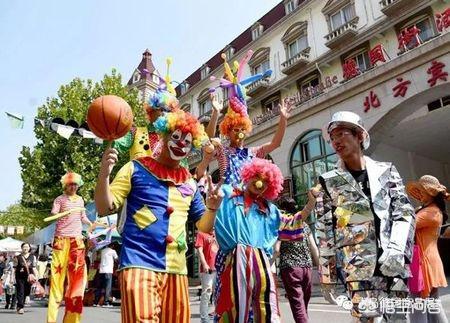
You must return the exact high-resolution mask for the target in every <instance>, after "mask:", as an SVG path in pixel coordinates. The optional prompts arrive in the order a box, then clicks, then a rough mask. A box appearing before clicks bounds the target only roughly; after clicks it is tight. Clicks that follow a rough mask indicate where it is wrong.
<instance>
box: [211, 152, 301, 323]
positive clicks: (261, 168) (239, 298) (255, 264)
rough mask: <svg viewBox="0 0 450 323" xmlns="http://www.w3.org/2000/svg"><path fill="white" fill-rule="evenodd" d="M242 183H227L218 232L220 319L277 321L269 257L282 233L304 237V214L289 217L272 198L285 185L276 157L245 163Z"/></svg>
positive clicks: (285, 236) (218, 314)
mask: <svg viewBox="0 0 450 323" xmlns="http://www.w3.org/2000/svg"><path fill="white" fill-rule="evenodd" d="M241 177H242V183H243V186H242V187H241V188H236V187H233V186H232V185H230V184H225V185H223V186H222V192H223V200H222V203H221V204H220V207H219V210H218V211H217V214H216V221H215V233H216V237H217V242H218V244H219V246H220V249H221V251H222V252H223V253H224V254H225V266H224V268H223V270H222V271H221V272H220V273H218V279H219V280H220V291H219V292H218V295H217V296H216V297H217V299H216V302H217V305H216V315H217V321H219V322H248V321H249V317H250V315H251V314H250V313H253V322H278V321H279V308H278V299H277V292H276V285H275V281H274V278H273V275H272V273H271V271H270V266H271V265H270V262H269V259H270V258H271V257H272V253H273V246H274V244H275V242H276V241H277V239H278V237H279V235H280V234H281V233H283V234H284V237H283V238H284V239H289V237H288V236H287V234H286V233H287V232H290V233H292V235H291V240H295V239H299V237H298V235H296V234H295V232H296V229H299V228H296V226H300V225H301V224H302V223H301V221H299V220H300V219H301V216H302V215H301V213H298V214H297V215H296V216H295V217H285V216H284V215H283V214H282V213H281V212H280V211H279V210H278V208H277V207H276V206H275V204H273V203H272V201H274V200H275V199H277V197H278V195H279V194H280V192H281V191H282V190H283V176H282V174H281V171H280V169H279V168H278V167H277V166H276V165H275V164H273V163H272V162H271V161H268V160H265V159H260V158H254V159H253V160H252V161H251V162H248V163H246V164H245V165H244V166H243V167H242V172H241Z"/></svg>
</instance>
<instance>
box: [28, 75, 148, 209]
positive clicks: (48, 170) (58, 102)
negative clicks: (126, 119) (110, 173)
mask: <svg viewBox="0 0 450 323" xmlns="http://www.w3.org/2000/svg"><path fill="white" fill-rule="evenodd" d="M106 94H114V95H117V96H120V97H122V98H123V99H124V100H125V101H127V102H128V104H129V105H130V106H131V108H132V110H133V113H134V116H135V124H136V125H138V126H139V125H145V116H144V110H143V108H142V106H143V102H142V101H140V99H139V98H138V93H137V90H136V89H132V90H130V89H128V88H127V87H126V86H124V85H122V77H121V75H120V74H118V73H117V72H116V71H115V70H114V69H113V70H112V72H111V75H105V76H104V78H103V80H102V81H100V82H99V83H94V82H93V81H92V80H87V81H84V80H81V79H79V78H75V79H74V80H72V81H71V82H70V83H69V84H67V85H63V86H61V88H60V89H59V91H58V95H57V97H53V98H47V101H46V103H45V104H44V105H42V106H40V107H39V108H38V111H37V117H38V118H39V119H44V120H51V119H53V118H56V117H59V118H62V119H64V120H66V121H67V120H69V119H73V120H75V121H77V122H78V123H79V124H81V123H83V122H84V121H85V120H86V114H87V110H88V107H89V104H90V103H91V102H92V100H93V99H95V98H97V97H99V96H101V95H106ZM34 132H35V135H36V139H37V144H36V146H35V147H34V149H31V148H30V147H23V148H22V151H21V156H20V157H19V162H20V166H21V169H22V173H21V176H22V181H23V189H22V205H23V206H26V207H32V208H36V209H50V208H51V205H52V202H53V200H54V199H55V197H57V196H58V195H60V194H61V184H60V182H59V181H60V178H61V176H63V175H64V174H65V173H66V172H67V171H69V170H71V171H74V172H76V173H79V174H80V175H82V177H83V181H84V185H83V186H82V187H81V188H80V189H79V194H80V195H81V196H82V197H83V198H84V200H85V202H89V201H92V199H93V192H94V188H95V183H96V179H97V175H98V170H99V165H100V160H101V156H102V153H103V150H104V147H103V146H102V145H98V144H96V143H95V142H94V141H93V140H92V139H84V138H82V137H80V136H71V137H70V138H69V139H65V138H63V137H61V136H59V135H58V134H57V133H56V132H54V131H52V130H50V129H49V128H47V127H42V126H40V125H36V126H35V128H34ZM127 158H128V156H121V159H120V160H119V165H118V166H119V167H120V166H121V165H123V164H124V163H125V162H126V161H127ZM119 167H115V170H116V171H117V169H119Z"/></svg>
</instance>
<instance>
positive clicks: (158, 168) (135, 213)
mask: <svg viewBox="0 0 450 323" xmlns="http://www.w3.org/2000/svg"><path fill="white" fill-rule="evenodd" d="M110 191H111V193H112V195H113V199H114V205H115V207H117V208H118V207H124V208H126V219H125V224H124V229H123V232H122V251H121V256H120V266H119V270H120V271H121V278H120V280H121V282H122V283H121V289H122V304H121V306H122V313H123V315H122V322H132V323H135V322H159V320H161V321H162V322H189V317H190V312H189V301H188V297H187V295H188V289H187V276H186V274H187V268H186V250H187V244H186V229H185V225H186V221H187V220H191V221H194V222H196V221H197V220H199V219H200V217H201V216H202V215H203V213H204V211H205V206H204V203H203V199H202V197H201V195H200V192H199V191H198V190H197V186H196V183H195V181H194V179H193V178H192V177H191V175H190V173H189V171H188V170H187V169H186V168H184V167H178V168H175V169H171V168H167V167H165V166H164V165H161V164H159V163H158V162H157V161H156V160H154V159H152V158H151V157H144V158H140V159H137V160H135V161H131V162H129V163H127V164H126V165H125V166H124V167H122V169H121V170H120V171H119V172H118V174H117V176H116V177H115V179H114V181H113V182H112V183H111V185H110ZM169 295H170V297H169ZM181 300H183V301H181ZM174 313H178V314H177V315H175V316H174Z"/></svg>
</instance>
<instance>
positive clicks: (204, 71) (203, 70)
mask: <svg viewBox="0 0 450 323" xmlns="http://www.w3.org/2000/svg"><path fill="white" fill-rule="evenodd" d="M209 70H210V69H209V66H208V65H204V66H202V68H201V70H200V77H201V79H202V80H203V79H205V78H206V77H208V75H209Z"/></svg>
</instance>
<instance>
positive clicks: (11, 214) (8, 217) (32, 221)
mask: <svg viewBox="0 0 450 323" xmlns="http://www.w3.org/2000/svg"><path fill="white" fill-rule="evenodd" d="M49 213H50V210H36V209H31V208H27V207H25V206H22V205H20V204H13V205H10V206H8V208H7V209H6V211H5V212H2V213H0V224H1V225H3V226H8V225H12V226H21V225H23V226H24V234H23V235H15V238H17V239H22V238H24V237H26V236H28V235H30V234H32V233H33V232H34V230H35V229H40V228H42V227H44V226H45V225H46V224H45V222H44V218H45V217H46V216H48V214H49ZM5 237H6V235H5V234H4V235H3V236H2V235H0V239H2V238H5Z"/></svg>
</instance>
